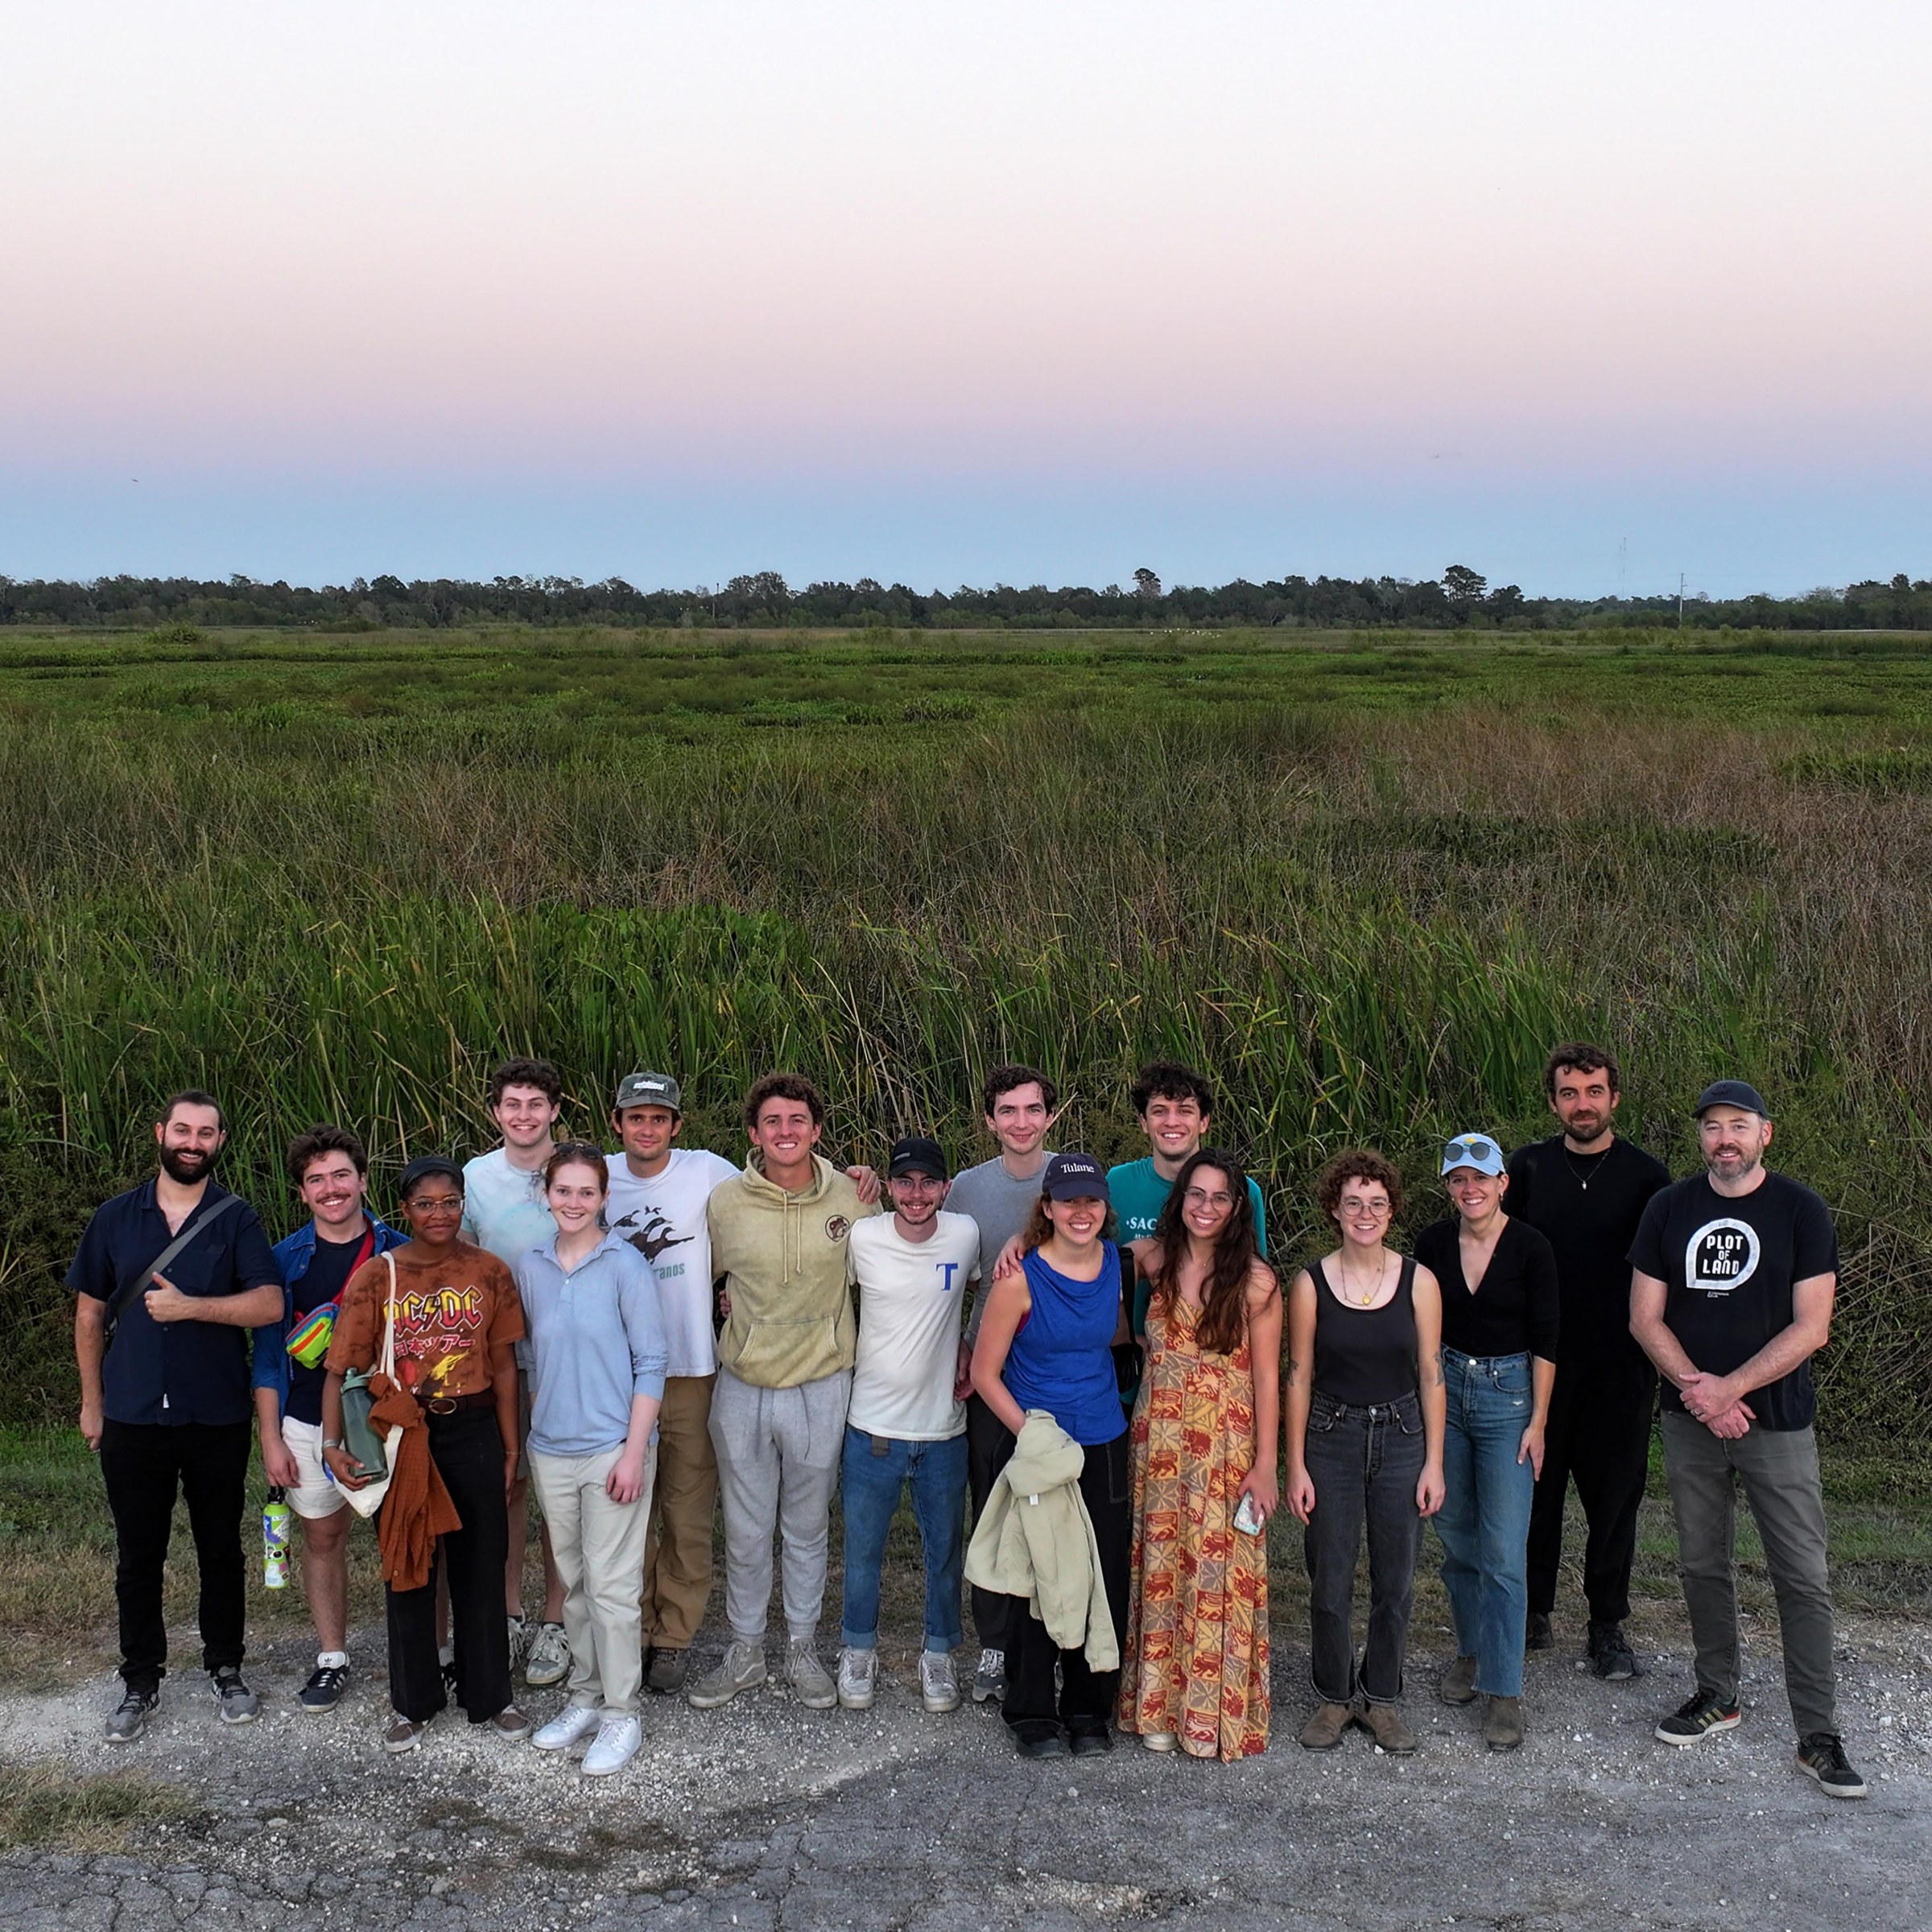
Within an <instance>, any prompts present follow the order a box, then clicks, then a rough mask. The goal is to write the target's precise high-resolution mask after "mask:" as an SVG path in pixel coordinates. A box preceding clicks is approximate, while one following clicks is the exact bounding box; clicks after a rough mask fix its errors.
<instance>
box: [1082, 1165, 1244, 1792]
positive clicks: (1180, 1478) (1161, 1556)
mask: <svg viewBox="0 0 1932 1932" xmlns="http://www.w3.org/2000/svg"><path fill="white" fill-rule="evenodd" d="M1133 1253H1134V1260H1135V1261H1136V1262H1137V1264H1138V1265H1139V1267H1140V1268H1141V1271H1142V1272H1143V1273H1144V1274H1146V1276H1147V1277H1148V1278H1149V1280H1150V1282H1151V1284H1152V1291H1151V1294H1150V1298H1149V1302H1148V1307H1147V1315H1146V1334H1145V1335H1144V1336H1143V1338H1142V1340H1143V1343H1144V1345H1145V1347H1146V1352H1147V1373H1146V1379H1145V1380H1144V1381H1143V1382H1142V1384H1141V1394H1140V1400H1139V1402H1137V1404H1136V1405H1135V1407H1134V1415H1133V1433H1132V1437H1131V1450H1130V1453H1131V1455H1132V1459H1133V1598H1132V1604H1131V1608H1130V1610H1129V1618H1128V1630H1127V1648H1126V1653H1125V1659H1124V1661H1123V1667H1122V1670H1121V1701H1120V1712H1119V1715H1120V1724H1121V1729H1122V1730H1123V1731H1136V1732H1139V1733H1140V1737H1141V1743H1142V1744H1145V1745H1146V1747H1147V1748H1148V1749H1149V1750H1150V1751H1171V1750H1173V1749H1174V1748H1175V1746H1176V1745H1177V1744H1179V1747H1180V1748H1181V1749H1183V1750H1184V1751H1186V1752H1188V1753H1189V1754H1190V1755H1191V1756H1192V1757H1223V1758H1237V1757H1253V1756H1255V1755H1256V1754H1257V1752H1261V1751H1264V1750H1265V1749H1266V1748H1267V1744H1268V1714H1269V1700H1268V1539H1267V1533H1266V1523H1267V1519H1268V1518H1269V1517H1270V1516H1272V1515H1273V1514H1274V1508H1275V1505H1276V1502H1277V1501H1278V1488H1277V1484H1276V1476H1275V1469H1276V1462H1275V1444H1276V1439H1277V1437H1278V1435H1279V1433H1280V1420H1281V1351H1282V1295H1281V1287H1280V1284H1279V1283H1278V1282H1277V1281H1276V1279H1275V1277H1274V1270H1273V1269H1270V1268H1269V1265H1268V1264H1267V1263H1266V1262H1265V1261H1263V1260H1262V1259H1261V1257H1260V1255H1259V1253H1257V1250H1256V1245H1255V1238H1254V1212H1253V1208H1252V1207H1251V1206H1250V1205H1249V1199H1248V1177H1247V1175H1246V1174H1245V1173H1244V1172H1243V1171H1242V1170H1241V1164H1240V1162H1237V1161H1236V1159H1235V1158H1234V1157H1233V1156H1232V1154H1228V1153H1226V1152H1224V1151H1223V1150H1220V1149H1217V1148H1212V1147H1206V1148H1203V1149H1202V1150H1201V1151H1200V1152H1199V1153H1198V1154H1195V1155H1194V1156H1193V1157H1192V1158H1191V1159H1190V1160H1189V1161H1188V1162H1187V1165H1186V1166H1183V1168H1182V1170H1181V1171H1180V1172H1179V1174H1177V1175H1176V1176H1175V1177H1174V1189H1173V1191H1172V1192H1171V1193H1170V1195H1168V1197H1167V1204H1166V1207H1165V1208H1163V1209H1162V1212H1161V1218H1160V1220H1159V1221H1158V1223H1157V1224H1155V1227H1154V1232H1153V1233H1152V1234H1151V1235H1150V1236H1147V1237H1146V1239H1145V1240H1142V1241H1136V1242H1135V1243H1134V1244H1133ZM1244 1497H1246V1498H1249V1499H1251V1505H1252V1508H1251V1513H1252V1514H1253V1516H1256V1517H1259V1518H1260V1519H1261V1530H1260V1532H1259V1533H1258V1534H1252V1535H1251V1534H1249V1533H1248V1532H1247V1531H1245V1530H1241V1529H1240V1528H1237V1527H1236V1522H1235V1517H1236V1513H1237V1512H1238V1511H1239V1510H1240V1509H1241V1502H1242V1499H1243V1498H1244Z"/></svg>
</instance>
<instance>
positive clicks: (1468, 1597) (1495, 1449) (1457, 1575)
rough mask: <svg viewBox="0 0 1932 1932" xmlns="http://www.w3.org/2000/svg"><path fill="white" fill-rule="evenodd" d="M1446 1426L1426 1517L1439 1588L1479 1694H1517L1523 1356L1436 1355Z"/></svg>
mask: <svg viewBox="0 0 1932 1932" xmlns="http://www.w3.org/2000/svg"><path fill="white" fill-rule="evenodd" d="M1443 1378H1444V1380H1445V1381H1447V1384H1448V1393H1449V1418H1448V1420H1449V1426H1448V1428H1447V1430H1446V1431H1445V1432H1444V1435H1443V1482H1444V1484H1445V1486H1446V1488H1447V1492H1448V1493H1447V1496H1446V1497H1445V1498H1444V1500H1443V1507H1442V1509H1441V1512H1440V1513H1439V1514H1438V1516H1437V1517H1436V1519H1435V1530H1436V1534H1437V1535H1438V1536H1439V1537H1440V1538H1442V1539H1443V1588H1444V1589H1446V1590H1447V1591H1448V1592H1449V1612H1450V1615H1451V1616H1452V1617H1453V1618H1454V1620H1455V1652H1456V1655H1457V1656H1458V1657H1474V1658H1475V1659H1476V1689H1477V1691H1480V1692H1481V1693H1482V1694H1483V1695H1485V1696H1488V1697H1521V1695H1522V1694H1523V1623H1524V1618H1525V1614H1526V1612H1527V1611H1528V1609H1529V1607H1530V1586H1529V1575H1530V1554H1529V1548H1530V1505H1531V1504H1532V1503H1533V1502H1534V1501H1535V1498H1536V1476H1535V1474H1534V1472H1533V1471H1532V1469H1531V1468H1530V1463H1529V1461H1528V1459H1527V1458H1525V1459H1524V1460H1523V1461H1522V1462H1521V1463H1519V1462H1517V1459H1516V1458H1517V1451H1518V1450H1520V1449H1521V1447H1522V1446H1523V1431H1524V1430H1525V1429H1526V1428H1527V1427H1528V1426H1529V1425H1530V1414H1531V1411H1532V1410H1533V1408H1534V1403H1533V1402H1532V1400H1531V1397H1530V1358H1529V1356H1527V1355H1491V1356H1473V1355H1464V1354H1463V1352H1461V1350H1460V1349H1457V1348H1445V1349H1444V1350H1443Z"/></svg>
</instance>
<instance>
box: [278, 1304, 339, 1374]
mask: <svg viewBox="0 0 1932 1932" xmlns="http://www.w3.org/2000/svg"><path fill="white" fill-rule="evenodd" d="M335 1332H336V1303H335V1302H324V1303H323V1304H322V1306H321V1307H320V1308H318V1309H316V1310H315V1311H313V1313H312V1314H310V1315H307V1316H305V1317H304V1318H303V1319H302V1320H301V1321H299V1322H298V1323H296V1324H295V1332H294V1333H293V1334H292V1335H290V1336H289V1338H288V1352H289V1353H290V1354H291V1356H294V1358H295V1360H297V1361H298V1362H299V1363H300V1364H302V1366H303V1368H304V1369H319V1368H320V1367H321V1365H322V1358H323V1357H324V1356H326V1355H327V1354H328V1344H329V1342H330V1340H331V1339H332V1337H333V1335H334V1334H335Z"/></svg>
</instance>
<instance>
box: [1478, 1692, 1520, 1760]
mask: <svg viewBox="0 0 1932 1932" xmlns="http://www.w3.org/2000/svg"><path fill="white" fill-rule="evenodd" d="M1522 1741H1523V1700H1522V1699H1521V1698H1520V1697H1492V1698H1491V1699H1490V1700H1489V1709H1488V1713H1487V1715H1485V1716H1484V1719H1483V1742H1484V1744H1487V1745H1488V1747H1489V1748H1490V1749H1491V1750H1492V1751H1513V1750H1514V1749H1515V1748H1517V1745H1518V1744H1521V1742H1522Z"/></svg>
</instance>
